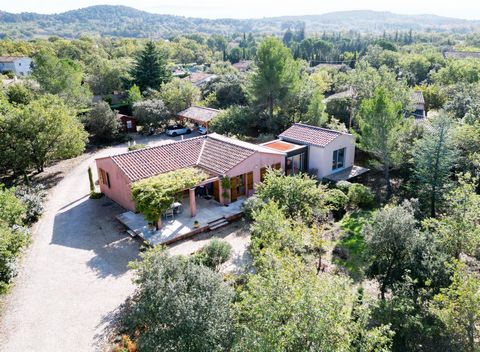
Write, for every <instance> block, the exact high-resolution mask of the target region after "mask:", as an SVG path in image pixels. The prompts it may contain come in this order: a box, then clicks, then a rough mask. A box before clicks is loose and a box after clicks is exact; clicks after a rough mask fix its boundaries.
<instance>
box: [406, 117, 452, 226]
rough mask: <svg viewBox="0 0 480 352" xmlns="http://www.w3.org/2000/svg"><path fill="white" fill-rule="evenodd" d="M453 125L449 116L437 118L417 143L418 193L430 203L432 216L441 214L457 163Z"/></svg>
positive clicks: (415, 154) (415, 167) (415, 169)
mask: <svg viewBox="0 0 480 352" xmlns="http://www.w3.org/2000/svg"><path fill="white" fill-rule="evenodd" d="M451 126H452V120H451V119H450V117H449V116H447V115H445V114H441V115H439V116H437V117H436V118H435V119H434V120H433V121H432V125H431V127H430V128H426V129H425V132H424V135H423V137H422V138H421V139H419V140H418V141H417V142H416V143H415V149H414V152H413V159H414V160H415V165H414V175H415V178H416V180H417V189H418V192H419V193H418V194H419V195H421V196H423V198H424V199H425V200H426V201H427V203H428V204H429V208H430V216H431V217H436V215H437V208H438V206H439V203H441V202H442V198H443V195H444V194H445V192H446V189H447V188H448V183H449V178H450V174H451V169H452V167H453V163H454V150H453V148H452V138H451Z"/></svg>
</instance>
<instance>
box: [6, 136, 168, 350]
mask: <svg viewBox="0 0 480 352" xmlns="http://www.w3.org/2000/svg"><path fill="white" fill-rule="evenodd" d="M152 140H153V142H152V143H151V144H159V143H164V140H165V138H164V137H151V138H150V140H146V139H145V137H142V142H149V141H152ZM125 151H126V145H120V146H115V147H112V148H108V149H103V150H100V151H98V152H95V153H92V154H89V155H87V156H86V155H82V156H80V157H79V158H77V160H75V159H72V160H67V161H64V162H61V163H59V164H57V165H55V166H53V167H52V168H51V169H50V170H46V174H47V176H48V174H49V172H50V174H52V175H54V177H58V178H59V179H61V180H60V181H59V180H55V184H56V185H55V186H54V187H53V188H52V189H51V190H50V192H49V196H48V199H47V202H46V212H45V213H44V215H43V216H42V218H41V219H40V221H39V222H38V223H37V224H36V225H35V226H34V229H33V243H32V244H31V246H30V247H29V248H28V249H27V251H26V253H25V255H24V257H23V259H22V262H21V263H20V266H21V269H20V273H19V276H18V277H17V278H16V279H15V286H14V287H13V288H12V290H11V292H10V293H9V294H8V295H7V296H6V297H3V299H2V300H3V302H2V304H1V306H2V309H1V320H0V351H6V352H7V351H8V352H12V351H21V352H29V351H35V352H37V351H48V352H55V351H80V352H81V351H99V350H102V346H103V344H102V342H103V339H104V337H105V336H104V334H105V329H104V328H105V326H106V324H108V323H109V321H110V318H111V317H112V315H113V312H114V311H115V310H116V308H117V307H118V306H119V305H120V304H121V303H123V302H124V300H125V299H126V298H127V297H128V296H129V295H130V294H131V293H132V292H133V289H134V287H133V284H132V282H131V274H130V272H129V271H128V267H127V264H128V262H129V261H131V260H133V259H135V258H137V257H138V253H139V245H138V243H137V242H136V241H134V240H132V239H130V237H129V236H128V235H126V233H125V232H124V228H123V227H122V226H121V225H120V224H119V223H118V222H117V221H116V220H115V219H114V216H115V215H117V214H119V213H121V212H122V211H123V209H122V208H121V207H120V206H118V205H116V204H115V203H113V202H111V201H109V200H107V199H106V198H101V199H98V200H91V199H89V198H88V193H89V184H88V176H87V168H88V166H92V169H93V170H95V168H94V159H95V158H97V157H101V156H106V155H111V154H113V153H121V152H125ZM95 177H96V176H95ZM57 182H58V183H57Z"/></svg>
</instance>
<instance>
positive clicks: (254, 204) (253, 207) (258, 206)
mask: <svg viewBox="0 0 480 352" xmlns="http://www.w3.org/2000/svg"><path fill="white" fill-rule="evenodd" d="M264 205H265V202H264V201H263V200H261V199H260V198H258V197H257V196H256V195H254V196H251V197H249V198H247V199H246V200H245V201H244V202H243V205H242V209H243V214H244V215H245V217H246V218H247V219H248V220H254V218H253V214H254V213H255V212H259V211H260V210H262V208H263V207H264Z"/></svg>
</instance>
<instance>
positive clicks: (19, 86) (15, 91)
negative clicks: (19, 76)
mask: <svg viewBox="0 0 480 352" xmlns="http://www.w3.org/2000/svg"><path fill="white" fill-rule="evenodd" d="M6 95H7V98H8V101H9V102H10V103H11V104H16V105H26V104H28V103H30V101H32V99H33V98H34V94H33V92H32V90H31V89H30V88H29V87H27V86H26V85H25V84H23V83H16V84H11V85H9V86H8V87H7V90H6Z"/></svg>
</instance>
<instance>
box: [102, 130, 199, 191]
mask: <svg viewBox="0 0 480 352" xmlns="http://www.w3.org/2000/svg"><path fill="white" fill-rule="evenodd" d="M202 145H203V138H202V137H197V138H189V139H185V140H183V141H178V142H174V143H168V144H164V145H160V146H157V147H152V148H146V149H140V150H136V151H133V152H128V153H125V154H120V155H115V156H112V157H111V158H112V160H113V161H114V162H115V164H117V165H118V167H119V168H120V169H121V170H122V171H123V172H124V173H125V175H127V177H128V178H129V179H130V181H132V182H133V181H138V180H140V179H143V178H148V177H152V176H156V175H159V174H162V173H165V172H168V171H173V170H176V169H181V168H185V167H189V166H194V165H195V164H196V162H197V159H198V155H199V154H200V150H201V149H202Z"/></svg>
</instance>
